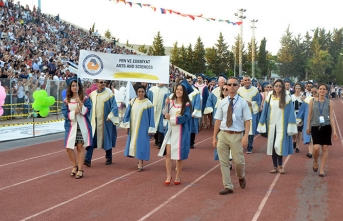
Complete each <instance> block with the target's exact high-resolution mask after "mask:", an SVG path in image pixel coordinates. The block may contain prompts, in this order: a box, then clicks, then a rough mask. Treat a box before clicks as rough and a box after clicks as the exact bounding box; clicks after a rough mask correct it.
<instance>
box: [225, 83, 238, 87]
mask: <svg viewBox="0 0 343 221" xmlns="http://www.w3.org/2000/svg"><path fill="white" fill-rule="evenodd" d="M227 86H229V87H231V86H234V87H236V86H238V84H236V83H233V84H230V83H229V84H227Z"/></svg>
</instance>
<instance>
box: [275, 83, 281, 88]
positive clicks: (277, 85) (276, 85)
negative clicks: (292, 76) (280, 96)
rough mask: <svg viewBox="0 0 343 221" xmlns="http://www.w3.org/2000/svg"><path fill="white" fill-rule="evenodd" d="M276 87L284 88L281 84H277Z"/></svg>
mask: <svg viewBox="0 0 343 221" xmlns="http://www.w3.org/2000/svg"><path fill="white" fill-rule="evenodd" d="M274 87H279V88H282V85H281V84H275V85H274Z"/></svg>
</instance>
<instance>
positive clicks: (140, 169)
mask: <svg viewBox="0 0 343 221" xmlns="http://www.w3.org/2000/svg"><path fill="white" fill-rule="evenodd" d="M137 171H138V172H142V171H143V162H142V166H141V167H139V162H138V169H137Z"/></svg>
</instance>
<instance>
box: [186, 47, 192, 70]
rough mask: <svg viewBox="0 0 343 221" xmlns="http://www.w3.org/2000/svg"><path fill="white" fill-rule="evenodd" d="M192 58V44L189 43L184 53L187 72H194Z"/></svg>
mask: <svg viewBox="0 0 343 221" xmlns="http://www.w3.org/2000/svg"><path fill="white" fill-rule="evenodd" d="M193 62H194V58H193V48H192V44H189V46H188V48H187V54H186V69H185V70H186V71H188V72H189V73H194V63H193Z"/></svg>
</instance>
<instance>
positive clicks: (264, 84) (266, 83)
mask: <svg viewBox="0 0 343 221" xmlns="http://www.w3.org/2000/svg"><path fill="white" fill-rule="evenodd" d="M268 84H269V82H264V83H262V84H261V86H262V88H265V87H266V86H267V85H268Z"/></svg>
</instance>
